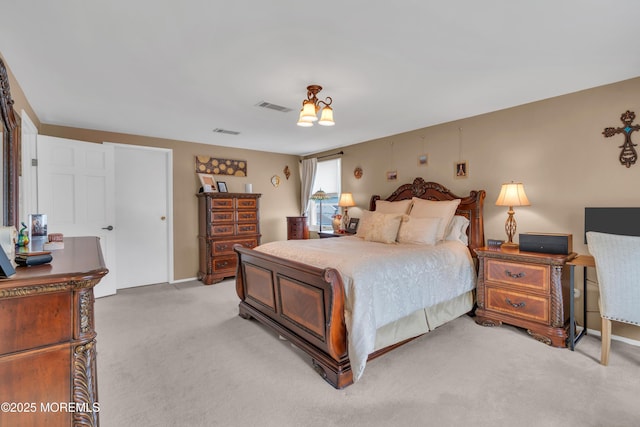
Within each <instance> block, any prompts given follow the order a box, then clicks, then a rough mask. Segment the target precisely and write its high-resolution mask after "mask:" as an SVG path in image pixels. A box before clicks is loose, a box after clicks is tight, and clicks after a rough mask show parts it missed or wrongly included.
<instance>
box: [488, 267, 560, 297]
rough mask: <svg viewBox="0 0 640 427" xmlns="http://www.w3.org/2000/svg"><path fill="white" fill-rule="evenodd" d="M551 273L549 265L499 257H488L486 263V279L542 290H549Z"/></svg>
mask: <svg viewBox="0 0 640 427" xmlns="http://www.w3.org/2000/svg"><path fill="white" fill-rule="evenodd" d="M549 274H550V267H549V266H548V265H537V264H526V263H521V262H509V261H500V260H497V259H487V260H486V263H485V280H487V281H490V282H496V283H507V284H509V285H515V286H517V287H521V288H525V289H534V290H537V291H540V292H548V291H549Z"/></svg>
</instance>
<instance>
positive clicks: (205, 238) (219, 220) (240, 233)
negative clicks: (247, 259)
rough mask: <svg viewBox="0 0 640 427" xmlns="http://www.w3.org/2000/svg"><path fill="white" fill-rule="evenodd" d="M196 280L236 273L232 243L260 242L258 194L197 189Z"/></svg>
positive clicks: (214, 280)
mask: <svg viewBox="0 0 640 427" xmlns="http://www.w3.org/2000/svg"><path fill="white" fill-rule="evenodd" d="M196 196H197V197H198V217H199V218H198V247H199V253H200V254H199V258H200V261H199V265H200V267H199V270H198V280H201V281H202V282H203V283H204V284H205V285H211V284H213V283H218V282H220V281H222V280H223V279H225V278H227V277H234V276H235V275H236V268H237V257H236V254H235V252H234V251H233V246H234V245H238V244H239V245H242V246H244V247H246V248H255V247H256V246H258V245H259V244H260V237H261V234H260V215H259V214H260V208H259V200H260V196H261V195H260V194H256V193H199V194H196Z"/></svg>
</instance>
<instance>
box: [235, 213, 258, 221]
mask: <svg viewBox="0 0 640 427" xmlns="http://www.w3.org/2000/svg"><path fill="white" fill-rule="evenodd" d="M238 222H258V212H256V211H238Z"/></svg>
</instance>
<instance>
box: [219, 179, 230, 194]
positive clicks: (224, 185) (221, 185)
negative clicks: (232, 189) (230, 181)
mask: <svg viewBox="0 0 640 427" xmlns="http://www.w3.org/2000/svg"><path fill="white" fill-rule="evenodd" d="M216 184H217V185H218V191H219V192H221V193H228V192H229V190H227V183H226V182H223V181H217V182H216Z"/></svg>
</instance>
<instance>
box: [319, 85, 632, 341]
mask: <svg viewBox="0 0 640 427" xmlns="http://www.w3.org/2000/svg"><path fill="white" fill-rule="evenodd" d="M627 110H631V111H634V112H636V114H638V119H637V120H636V121H635V122H634V124H638V123H640V78H635V79H631V80H627V81H623V82H620V83H616V84H611V85H606V86H602V87H598V88H594V89H590V90H585V91H581V92H577V93H573V94H569V95H565V96H560V97H556V98H552V99H547V100H544V101H540V102H534V103H531V104H526V105H522V106H519V107H515V108H510V109H506V110H502V111H497V112H493V113H489V114H484V115H480V116H476V117H470V118H467V119H464V120H458V121H455V122H450V123H444V124H441V125H437V126H432V127H428V128H423V129H417V130H415V131H411V132H407V133H403V134H399V135H393V136H390V137H386V138H380V139H376V140H372V141H367V142H363V143H360V144H356V145H351V146H348V147H344V148H342V150H343V151H344V153H345V154H344V156H343V158H342V166H343V178H342V190H343V191H345V192H352V193H353V194H354V197H355V200H356V203H358V207H359V208H365V209H366V208H368V204H369V198H370V196H371V195H372V194H380V195H381V196H382V197H386V196H388V195H389V194H390V193H391V192H392V191H393V190H394V189H396V188H397V187H398V186H399V185H400V184H404V183H407V182H411V181H412V180H413V179H414V178H415V177H418V176H420V177H423V178H424V179H426V180H427V181H436V182H439V183H441V184H444V185H445V186H447V187H448V188H450V189H451V190H452V191H453V192H454V193H456V194H458V195H464V194H465V193H468V192H469V191H470V190H478V189H484V190H486V191H487V198H486V201H485V210H484V212H485V236H486V238H499V239H504V238H506V235H505V232H504V222H505V220H506V217H507V208H505V207H498V206H495V201H496V199H497V197H498V193H499V190H500V185H501V184H502V183H504V182H509V181H512V180H513V181H520V182H523V183H524V185H525V189H526V193H527V196H528V197H529V200H530V201H531V206H529V207H521V208H515V209H514V210H515V212H516V214H515V218H516V220H517V223H518V230H517V233H521V232H548V233H571V234H573V247H574V251H576V252H578V253H587V248H586V246H585V244H584V234H583V233H584V208H585V207H587V206H617V207H620V206H640V162H639V163H638V164H636V165H634V166H631V167H630V168H626V167H625V166H622V165H621V164H620V162H619V160H618V156H619V154H620V148H618V147H619V146H620V145H622V143H623V142H624V137H623V136H622V135H616V136H615V137H611V138H605V137H604V136H603V135H602V131H603V130H604V128H605V127H619V126H621V125H622V122H621V121H620V116H621V114H622V113H624V112H625V111H627ZM460 128H461V129H462V132H460ZM460 134H461V135H462V137H461V138H460ZM633 140H634V141H635V142H638V141H640V132H637V133H634V134H633ZM421 153H428V155H429V162H428V165H427V166H418V161H417V156H418V155H419V154H421ZM319 154H323V153H319ZM458 160H466V161H468V166H469V177H468V178H467V179H456V178H455V177H454V162H456V161H458ZM357 166H360V167H361V168H362V169H363V170H364V175H363V177H362V178H361V179H360V180H358V179H356V178H355V177H354V176H353V170H354V169H355V168H356V167H357ZM394 169H397V171H398V181H397V182H389V181H387V180H386V175H385V172H386V171H388V170H394ZM349 213H350V215H351V216H353V217H356V216H358V213H357V210H356V209H353V210H352V209H349ZM516 241H517V239H516ZM579 283H581V282H579ZM589 298H590V301H589V304H588V307H589V310H590V311H593V313H592V314H590V316H589V328H594V329H599V328H600V324H599V315H598V314H597V293H596V290H595V289H591V291H590V293H589ZM639 329H640V328H631V327H624V325H620V324H616V325H614V334H616V333H617V334H621V335H627V336H630V337H633V338H634V339H636V340H640V330H639Z"/></svg>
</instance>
